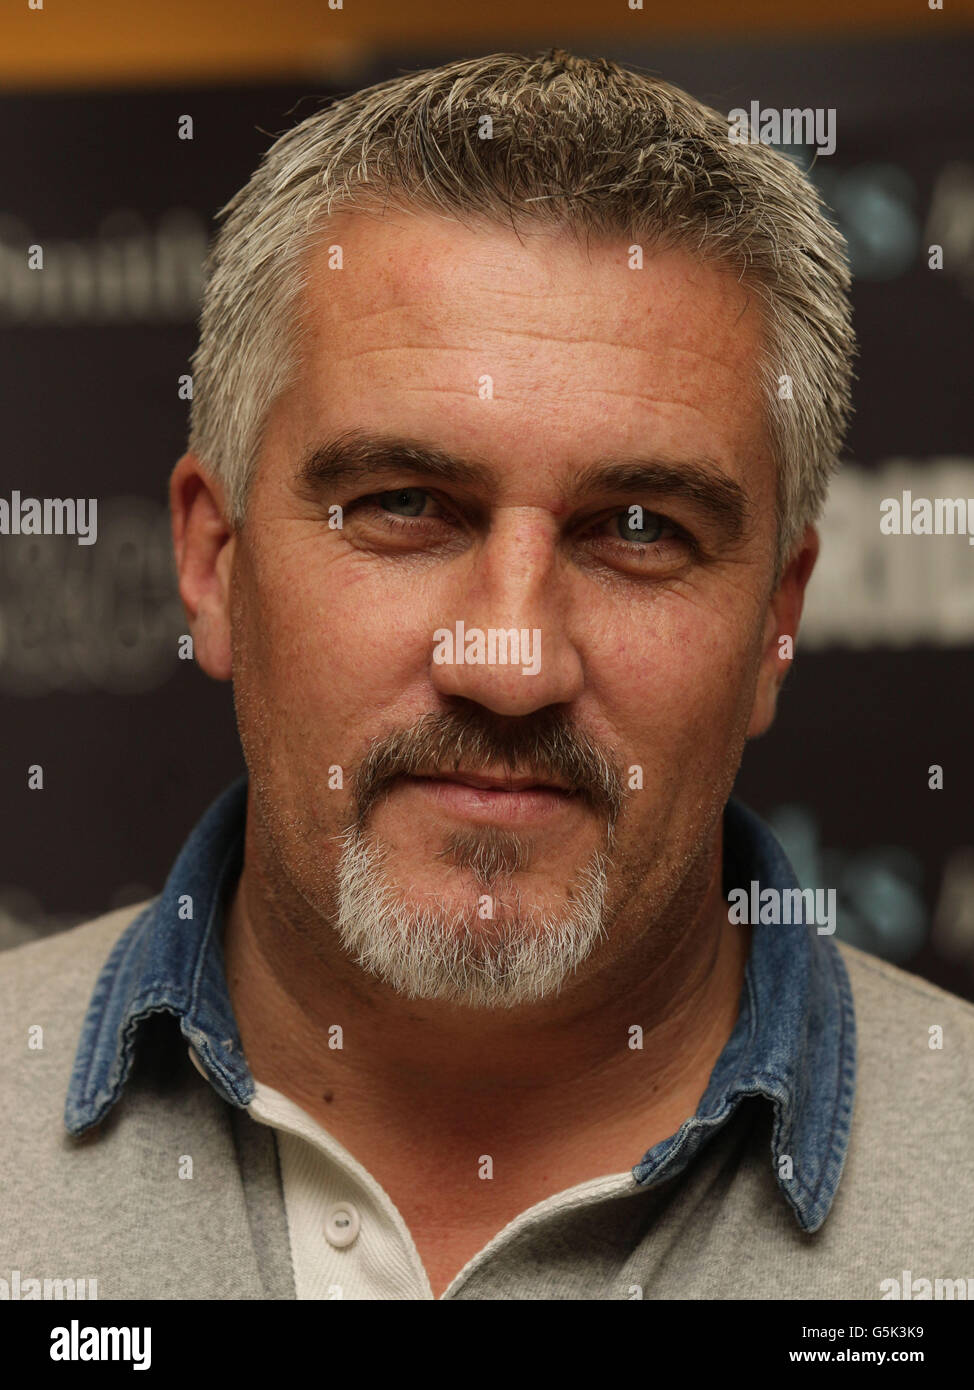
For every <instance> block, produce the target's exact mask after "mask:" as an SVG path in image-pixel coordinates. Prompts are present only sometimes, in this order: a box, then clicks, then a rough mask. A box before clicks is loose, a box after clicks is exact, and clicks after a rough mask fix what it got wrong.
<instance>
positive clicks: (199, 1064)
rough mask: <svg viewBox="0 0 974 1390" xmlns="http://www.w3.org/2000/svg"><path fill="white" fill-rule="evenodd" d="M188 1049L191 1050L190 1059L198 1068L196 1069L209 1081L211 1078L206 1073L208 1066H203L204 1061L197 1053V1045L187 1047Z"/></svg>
mask: <svg viewBox="0 0 974 1390" xmlns="http://www.w3.org/2000/svg"><path fill="white" fill-rule="evenodd" d="M187 1051H188V1052H189V1060H190V1061H191V1062H192V1064H193V1066H194V1067H195V1068H196V1070H197V1071H198V1072H199V1074H200V1076H202V1078H203V1080H204V1081H209V1079H210V1078H209V1077H208V1076H207V1074H206V1068H205V1067H204V1066H203V1063H202V1062H201V1061H200V1059H199V1057H198V1056H197V1055H196V1048H195V1047H190V1048H187Z"/></svg>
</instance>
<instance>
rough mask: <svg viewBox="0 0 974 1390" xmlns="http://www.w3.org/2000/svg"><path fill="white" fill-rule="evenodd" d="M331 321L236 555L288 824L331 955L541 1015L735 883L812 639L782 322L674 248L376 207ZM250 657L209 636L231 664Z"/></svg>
mask: <svg viewBox="0 0 974 1390" xmlns="http://www.w3.org/2000/svg"><path fill="white" fill-rule="evenodd" d="M336 244H338V245H340V246H341V248H342V260H343V268H342V269H335V268H330V265H329V261H330V260H331V261H332V262H334V259H335V258H334V255H333V253H330V252H329V249H328V248H329V247H331V246H334V245H336ZM304 313H305V315H306V319H305V322H306V326H307V331H308V337H307V340H306V346H305V355H304V361H303V367H302V370H301V373H300V376H299V378H298V379H297V381H296V383H295V385H294V387H293V389H292V390H290V391H289V393H288V394H287V395H286V396H284V397H282V398H281V399H280V400H279V401H278V402H277V404H276V406H275V408H274V409H273V411H272V413H271V416H270V420H269V427H268V431H267V434H266V438H265V446H264V449H263V452H262V455H261V458H260V462H259V468H258V472H257V476H256V479H255V483H254V487H253V491H252V493H251V497H250V501H249V509H248V513H247V520H246V523H245V526H244V527H243V530H242V532H241V533H240V534H239V536H237V537H236V538H235V539H234V540H233V541H232V542H231V546H230V547H229V550H230V553H231V554H232V601H231V604H230V620H231V624H232V668H233V679H234V692H235V700H236V705H237V715H238V723H239V728H240V734H241V739H242V742H243V747H244V751H245V755H246V759H247V763H248V767H249V769H250V773H251V792H252V795H253V796H254V797H255V798H256V804H257V807H258V809H259V818H260V821H261V824H262V826H263V828H264V829H263V833H264V834H265V835H267V836H268V837H269V843H270V845H271V847H272V850H273V856H272V857H273V860H274V862H275V863H276V864H277V866H278V871H279V872H280V873H282V874H283V875H285V876H286V878H287V881H288V886H289V888H290V889H293V890H296V892H297V894H299V895H300V897H301V898H302V899H303V900H304V902H305V903H306V904H308V905H309V906H310V908H311V909H312V912H313V914H314V919H315V920H318V921H320V931H321V937H322V940H324V939H325V938H326V936H327V934H328V933H330V932H332V931H333V930H334V927H335V926H336V925H337V926H338V927H339V929H340V933H341V935H342V939H343V940H344V941H345V944H346V947H347V948H348V949H350V950H352V951H353V953H354V954H356V958H358V959H359V960H360V963H362V964H363V965H366V966H367V967H368V968H369V969H372V970H373V971H374V972H375V973H377V974H379V975H380V976H382V977H383V978H385V979H386V981H387V982H389V983H392V984H393V985H394V986H396V987H398V988H400V989H406V990H407V992H408V991H409V989H410V988H411V987H412V988H413V991H414V992H415V993H419V994H421V995H422V994H425V995H426V996H428V997H453V998H455V999H459V1000H462V1001H464V1002H467V1003H473V1002H478V1003H490V1002H496V1003H499V1002H507V1003H510V1002H519V1001H520V1000H522V999H525V998H530V997H535V996H536V995H537V994H539V993H542V992H546V991H548V990H550V989H551V988H557V987H558V985H559V984H560V983H561V982H562V980H563V979H564V978H565V975H566V973H570V971H571V970H572V969H574V968H575V967H576V966H577V965H578V964H579V963H580V962H581V960H582V959H583V958H585V957H586V956H589V955H591V954H592V953H593V952H595V954H594V955H593V956H592V959H593V960H595V959H598V953H599V952H603V953H608V956H613V955H616V956H617V955H618V954H619V953H620V952H621V951H624V950H625V948H626V946H627V944H629V943H631V942H632V941H633V940H635V939H636V938H637V937H639V936H641V935H642V934H645V933H647V932H649V931H651V930H652V929H653V927H654V924H658V923H659V922H661V921H662V920H663V919H664V918H665V917H666V915H667V913H668V912H670V911H671V909H672V906H673V904H674V902H676V901H677V900H678V898H679V895H680V893H681V892H683V891H684V890H685V889H686V886H687V884H688V883H689V882H690V879H691V877H692V876H693V875H694V874H696V875H697V877H698V878H699V877H700V874H701V873H703V876H704V878H706V874H705V872H704V871H703V866H704V864H705V863H711V864H712V862H713V855H714V852H715V851H714V847H715V845H716V844H717V841H718V837H719V823H720V811H721V809H722V807H723V806H724V804H725V802H726V799H727V796H728V795H729V793H730V790H731V786H732V784H733V780H734V777H735V775H736V770H737V767H738V763H739V760H740V755H741V751H742V748H743V744H744V741H745V738H746V737H747V735H748V734H749V733H750V734H754V733H758V732H761V731H762V730H763V728H764V727H766V725H767V723H768V722H770V718H771V714H772V711H773V689H774V687H775V685H776V682H777V679H778V678H779V676H780V674H781V672H780V669H779V663H778V659H777V654H776V642H775V640H774V633H775V632H777V631H781V630H789V629H788V628H787V627H782V626H781V622H782V615H781V613H780V612H779V613H777V614H773V613H772V612H771V610H770V609H769V598H770V596H771V578H772V567H773V550H774V538H775V520H774V501H775V481H774V468H773V463H772V459H771V456H770V452H769V445H768V440H767V435H766V430H765V421H764V416H763V406H762V400H761V396H760V388H759V377H758V366H757V364H758V355H759V350H760V346H761V323H760V320H759V316H758V313H757V308H756V301H755V299H754V297H753V296H751V295H749V294H748V293H747V291H746V290H745V289H744V288H743V287H742V286H741V285H740V284H738V282H737V280H736V278H735V277H734V276H733V275H732V274H728V273H725V272H721V271H718V270H715V269H712V268H708V267H706V266H704V265H702V264H699V263H697V262H696V261H694V260H691V259H690V258H688V257H687V256H685V255H684V254H682V253H678V252H673V251H666V252H660V253H653V252H652V251H651V250H649V248H647V252H646V256H645V261H644V264H643V266H642V268H641V269H635V268H631V267H630V257H629V248H628V245H627V244H626V243H625V242H623V241H619V242H613V243H606V244H604V245H600V244H592V245H590V246H589V247H588V248H587V249H586V247H585V245H584V238H583V239H582V243H581V244H579V243H577V242H576V241H574V240H572V239H570V238H568V237H566V236H564V235H558V234H555V233H554V232H551V231H533V232H531V233H530V234H524V235H523V237H522V240H520V241H519V240H518V238H517V237H516V236H515V235H514V234H513V232H511V231H510V230H507V229H503V228H496V227H486V226H485V227H483V228H478V229H477V230H470V229H464V228H462V227H461V226H459V225H458V224H455V223H452V222H448V221H445V220H440V219H435V218H432V217H426V216H406V215H402V214H397V215H394V216H392V217H390V218H378V217H366V216H363V215H349V214H345V215H342V216H339V217H338V218H336V219H334V220H333V222H332V224H331V226H330V228H329V230H328V232H327V234H326V235H325V236H324V239H323V243H322V246H321V249H320V250H319V251H318V252H317V253H316V255H315V257H314V258H313V260H312V261H311V263H310V276H309V281H308V290H307V296H306V300H305V303H304ZM349 432H356V433H354V434H352V433H349ZM340 436H345V445H346V448H345V451H344V453H343V454H341V457H340V459H339V461H344V462H345V463H348V462H349V461H350V460H351V461H352V462H353V463H354V464H355V466H356V470H357V471H356V472H355V473H354V474H353V475H349V474H347V473H343V474H338V473H336V472H335V470H334V467H333V465H334V463H335V461H336V457H337V456H338V454H337V452H336V451H332V453H331V454H330V455H329V456H328V457H327V458H325V459H324V462H323V461H322V457H321V456H319V458H318V460H317V464H318V468H317V473H316V471H315V469H313V468H312V469H310V470H305V476H304V477H301V476H300V472H301V469H302V465H304V464H305V463H306V461H307V460H308V459H309V458H310V457H311V455H312V454H313V453H314V451H315V450H317V449H320V448H321V447H322V446H324V445H326V444H329V443H331V442H333V441H335V440H336V439H337V438H339V437H340ZM407 442H408V444H409V445H410V446H411V447H412V448H413V449H415V450H417V451H420V452H416V453H410V454H409V455H408V456H407V455H405V454H404V453H403V451H402V449H401V448H400V447H399V446H400V445H403V444H406V443H407ZM374 445H381V446H383V447H382V449H381V450H379V451H378V452H377V451H376V449H375V448H374V447H373V446H374ZM349 446H354V447H349ZM422 450H426V451H436V460H437V462H438V464H439V466H436V464H431V463H430V462H429V461H428V460H424V458H423V456H422V452H421V451H422ZM373 458H374V459H375V460H376V461H375V464H374V466H373V465H372V464H371V463H370V459H373ZM444 460H446V462H447V465H449V461H450V460H455V461H460V462H461V463H467V464H469V463H471V462H472V463H473V464H474V465H475V467H474V468H473V469H472V470H454V471H453V472H452V473H451V471H450V468H449V466H447V467H446V468H444V467H443V466H442V465H443V463H444ZM635 464H638V465H639V468H638V469H636V470H634V469H633V467H630V468H629V470H628V473H626V472H625V470H624V467H620V465H635ZM380 465H381V466H380ZM647 465H648V467H647ZM640 469H641V470H642V471H639V470H640ZM606 470H608V471H606ZM336 508H341V511H340V512H338V511H337V510H335V509H336ZM633 509H636V510H633ZM339 518H340V521H341V524H340V526H339V525H338V524H337V523H338V520H339ZM802 583H803V581H802ZM799 587H800V586H799ZM787 617H788V614H786V615H785V618H786V620H787ZM458 623H462V624H463V625H464V636H463V637H462V638H461V639H460V640H459V641H458V640H457V624H458ZM510 629H516V630H517V632H518V634H519V637H520V636H521V635H522V634H523V636H524V637H525V638H526V639H527V645H526V647H522V650H521V652H520V656H519V660H518V661H517V663H516V664H515V663H514V662H512V661H511V660H510V659H509V660H508V662H507V663H506V664H502V662H501V661H500V660H499V659H498V658H499V655H500V652H501V651H503V650H505V643H506V641H507V637H508V633H509V630H510ZM472 630H479V632H480V633H482V634H483V640H484V647H483V648H478V647H476V646H468V644H469V643H471V642H473V641H474V640H475V639H474V638H471V636H470V634H471V632H472ZM492 631H493V633H494V634H495V640H496V634H497V633H498V632H502V633H503V637H502V639H501V645H500V647H499V648H495V649H494V653H493V654H494V656H495V659H494V660H491V659H490V657H491V647H490V645H489V638H490V634H491V632H492ZM447 633H448V634H449V635H450V638H451V641H449V642H448V641H447V640H446V638H445V634H447ZM220 640H221V638H220V620H219V618H218V617H217V618H212V617H211V619H210V620H209V622H208V623H207V624H206V626H205V633H204V634H203V640H202V641H200V640H198V641H197V653H198V656H199V658H200V660H201V663H202V664H203V665H204V666H206V667H207V669H210V670H211V672H212V673H214V674H217V673H218V668H219V667H220V657H219V655H218V654H217V649H218V647H219V644H220ZM451 647H452V650H451ZM507 654H508V656H509V658H510V657H511V656H513V653H512V652H510V651H507ZM461 657H464V658H465V659H464V660H462V661H461V660H460V658H461ZM208 662H209V663H210V664H208ZM370 755H371V757H370ZM339 768H340V769H341V776H340V777H339V776H338V775H337V772H336V769H339ZM423 773H425V774H428V775H426V776H422V775H419V774H423ZM437 774H441V776H439V777H438V776H437ZM464 774H466V775H468V776H469V777H472V778H474V779H475V780H477V779H478V778H479V780H486V781H488V782H489V781H490V779H500V781H501V783H503V782H504V779H513V780H512V785H514V787H515V789H514V790H510V789H508V790H505V789H503V785H497V784H496V783H495V785H493V786H481V787H479V788H478V787H476V786H471V785H469V784H466V783H463V782H459V781H456V780H444V775H445V776H449V777H453V776H456V775H459V776H463V775H464ZM532 782H534V783H535V784H537V783H538V782H541V783H548V784H549V785H548V786H547V787H546V788H544V787H542V788H538V787H537V785H536V786H535V790H533V791H531V790H526V789H525V787H526V785H528V784H531V783H532ZM551 783H556V784H560V787H557V788H555V787H552V785H550V784H551ZM517 788H519V790H518V789H517ZM363 923H364V925H363ZM600 936H601V938H602V939H601V940H600V939H599V938H600ZM393 937H395V938H396V940H395V941H393V940H392V938H393ZM408 938H414V939H415V940H420V939H421V940H422V943H423V945H422V950H423V951H425V952H426V956H425V957H423V959H419V958H418V957H416V956H415V954H414V955H413V956H412V957H409V949H410V948H409V946H408V940H407V939H408ZM552 942H553V943H554V946H553V947H552V945H551V943H552ZM437 943H439V944H438V946H437ZM525 943H530V944H531V951H528V953H527V954H523V953H522V955H521V956H519V955H518V951H519V944H520V946H522V947H523V946H525ZM434 948H435V949H436V950H437V951H438V954H437V959H436V963H435V967H430V969H429V970H427V971H426V973H425V974H424V973H423V970H424V968H425V967H424V964H423V961H424V960H425V961H426V964H427V965H428V964H429V953H430V950H431V949H434ZM532 952H533V953H532ZM407 957H409V958H408V959H407ZM451 972H452V974H451ZM514 975H517V976H518V979H517V980H515V979H514ZM529 975H530V976H531V978H532V979H533V981H534V982H535V983H534V984H533V985H532V984H529V983H526V981H527V977H528V976H529ZM448 978H452V979H453V981H454V985H455V984H456V981H457V980H460V981H461V982H462V985H461V988H459V989H457V988H453V991H452V996H451V988H450V987H449V985H448ZM417 980H419V984H418V985H417Z"/></svg>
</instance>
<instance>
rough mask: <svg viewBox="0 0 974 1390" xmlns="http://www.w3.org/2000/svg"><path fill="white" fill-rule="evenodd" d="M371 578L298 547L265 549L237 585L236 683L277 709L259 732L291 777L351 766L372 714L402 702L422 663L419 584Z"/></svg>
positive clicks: (428, 630)
mask: <svg viewBox="0 0 974 1390" xmlns="http://www.w3.org/2000/svg"><path fill="white" fill-rule="evenodd" d="M377 579H379V576H378V574H377V572H376V571H375V570H370V571H366V570H365V568H364V567H362V568H361V569H358V568H356V567H355V566H354V565H349V564H347V563H334V562H331V561H328V560H324V559H322V558H321V557H320V555H319V554H317V553H316V551H315V548H314V547H312V546H306V545H303V544H300V545H294V546H289V547H282V548H278V549H277V550H276V551H275V550H274V549H273V548H268V550H267V551H266V552H264V553H262V555H261V556H260V557H259V558H258V560H257V562H256V564H255V565H254V567H253V569H252V571H251V574H250V575H249V576H248V579H247V581H246V582H245V584H244V586H243V588H244V592H243V594H242V597H241V617H240V632H239V641H240V643H241V647H242V650H243V653H244V654H245V655H244V660H243V661H242V663H241V666H242V671H241V676H242V682H243V683H245V684H246V686H247V695H249V696H250V697H251V699H250V703H251V705H256V704H257V703H258V702H259V703H260V705H262V706H263V708H264V709H267V710H272V711H273V712H274V718H273V720H272V721H268V720H267V719H263V720H262V721H261V722H262V733H266V734H267V735H268V737H269V739H270V742H271V746H272V747H273V749H274V750H275V751H276V754H277V755H279V756H280V757H282V758H286V759H287V760H288V761H289V762H290V763H291V764H292V765H293V767H294V769H295V774H296V775H297V776H301V775H302V772H303V771H307V773H308V774H309V775H310V774H313V775H314V776H315V777H320V775H321V771H322V769H323V768H326V767H327V766H330V765H331V764H338V765H340V766H342V767H343V768H345V769H346V770H347V769H348V767H349V765H350V764H351V763H352V761H353V760H354V759H355V758H356V757H357V756H359V754H360V752H361V744H362V740H363V733H365V734H366V735H367V736H368V737H372V736H374V734H375V733H377V732H379V730H378V728H376V727H374V726H373V723H372V722H370V715H372V714H374V713H381V711H383V710H384V709H387V708H389V707H391V706H393V705H395V704H396V703H397V702H401V701H402V697H403V694H404V692H405V691H406V690H407V688H408V687H409V686H410V685H411V684H413V683H414V682H415V681H416V679H417V676H418V675H420V674H421V673H422V672H423V671H424V670H425V669H426V667H427V666H428V663H429V659H430V655H431V652H432V631H433V624H432V620H430V621H428V622H426V621H424V618H425V614H426V609H427V607H431V605H428V604H427V603H426V602H425V597H426V596H425V592H424V590H423V589H419V588H417V586H415V585H414V586H413V587H412V588H411V589H410V590H408V592H407V591H406V590H405V589H404V588H403V587H400V588H398V589H397V588H395V587H393V586H391V585H390V584H389V583H388V581H387V580H385V579H382V581H381V583H376V582H375V581H376V580H377ZM245 702H246V699H245ZM399 722H400V723H401V722H402V719H401V718H400V721H399Z"/></svg>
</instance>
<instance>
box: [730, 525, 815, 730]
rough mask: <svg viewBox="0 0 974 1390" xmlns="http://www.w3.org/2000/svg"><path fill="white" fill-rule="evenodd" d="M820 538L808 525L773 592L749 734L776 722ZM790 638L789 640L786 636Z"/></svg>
mask: <svg viewBox="0 0 974 1390" xmlns="http://www.w3.org/2000/svg"><path fill="white" fill-rule="evenodd" d="M818 551H819V538H818V532H817V531H816V529H815V527H814V526H808V527H806V528H805V533H804V535H803V536H802V539H801V541H800V542H799V544H798V545H797V546H796V548H795V549H794V550H793V551H792V555H791V559H790V560H789V561H788V564H787V565H786V567H785V570H784V572H783V574H782V576H781V579H780V580H779V581H778V587H777V588H776V589H775V591H774V593H773V594H772V595H771V599H770V601H769V604H768V614H767V618H766V621H765V625H764V639H763V641H764V645H763V649H762V652H761V665H760V667H759V668H758V680H757V687H756V689H755V692H754V705H753V707H752V709H751V721H750V723H749V724H748V728H747V737H748V738H758V737H760V735H761V734H764V733H767V731H768V729H770V728H771V725H772V723H773V722H774V716H775V709H776V707H777V703H778V691H779V690H780V689H781V686H782V684H783V683H784V679H785V677H786V676H787V674H788V671H789V668H790V666H791V662H792V655H793V653H794V648H795V642H796V640H797V637H798V624H799V622H800V620H801V615H802V605H803V603H804V601H805V586H806V584H807V583H808V581H809V579H810V577H811V573H812V570H813V569H814V568H815V561H816V560H817V559H818ZM785 639H788V640H785Z"/></svg>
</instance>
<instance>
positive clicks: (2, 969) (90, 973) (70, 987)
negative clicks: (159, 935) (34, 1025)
mask: <svg viewBox="0 0 974 1390" xmlns="http://www.w3.org/2000/svg"><path fill="white" fill-rule="evenodd" d="M153 901H154V900H153V899H152V898H147V899H146V900H145V902H140V903H133V904H132V905H131V906H129V907H122V908H117V909H116V910H115V911H114V912H106V913H104V914H103V915H102V916H100V917H95V918H93V919H92V920H91V921H89V922H82V923H80V924H79V925H78V926H76V927H70V928H69V929H68V930H67V931H62V932H56V933H55V934H54V935H52V936H45V937H43V938H42V939H41V940H38V941H30V942H25V943H24V944H22V945H20V946H13V947H11V948H10V949H8V950H6V951H0V1001H2V1004H3V1007H4V1009H5V1012H7V1011H8V1010H12V1011H17V1009H16V1006H17V1004H18V1002H23V1000H24V998H25V993H26V994H27V995H29V996H30V997H31V998H33V999H35V1000H41V1001H43V1000H44V999H46V998H63V997H64V996H73V994H74V991H75V990H76V989H78V988H80V987H81V986H83V985H84V984H86V983H88V984H90V985H91V986H92V987H94V983H95V980H96V978H97V976H98V972H99V971H100V970H101V967H102V966H103V965H104V964H105V961H106V960H107V959H108V956H109V954H110V953H111V949H112V947H113V946H114V944H115V942H116V941H117V940H118V939H119V937H121V936H122V934H123V933H124V932H125V931H126V929H127V928H128V927H129V926H130V925H131V924H132V922H134V921H135V919H136V917H138V916H139V914H140V913H141V912H143V911H144V909H145V908H147V907H148V906H149V905H150V903H151V902H153ZM87 1004H88V999H87V998H86V999H85V1000H84V1004H83V1009H82V1012H83V1011H84V1008H87ZM8 1016H9V1013H8Z"/></svg>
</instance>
